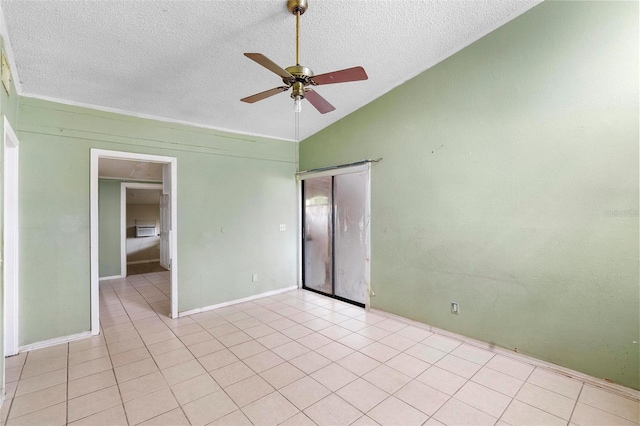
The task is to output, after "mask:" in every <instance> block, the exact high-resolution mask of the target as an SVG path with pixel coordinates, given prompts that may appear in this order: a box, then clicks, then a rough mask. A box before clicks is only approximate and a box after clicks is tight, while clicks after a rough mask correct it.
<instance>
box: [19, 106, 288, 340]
mask: <svg viewBox="0 0 640 426" xmlns="http://www.w3.org/2000/svg"><path fill="white" fill-rule="evenodd" d="M15 128H16V130H17V133H18V136H19V138H20V142H21V146H20V185H21V186H20V210H21V215H20V220H21V235H20V244H21V247H20V250H21V265H20V266H21V269H20V280H21V291H20V344H21V345H25V344H29V343H33V342H39V341H42V340H47V339H51V338H55V337H60V336H67V335H71V334H75V333H80V332H83V331H87V330H89V329H90V259H89V253H90V252H89V248H90V232H89V231H90V223H89V222H90V221H89V211H90V203H89V202H90V193H89V192H90V188H89V171H90V152H91V148H99V149H107V150H115V151H127V152H136V153H144V154H154V155H162V156H170V157H176V158H177V170H178V175H177V179H178V206H177V208H178V218H177V220H178V229H177V232H178V262H179V266H178V282H179V284H178V309H179V311H187V310H191V309H196V308H201V307H205V306H210V305H214V304H218V303H222V302H227V301H231V300H236V299H240V298H244V297H248V296H252V295H255V294H259V293H264V292H267V291H272V290H277V289H281V288H285V287H288V286H293V285H295V284H296V253H297V244H296V243H297V241H296V235H297V233H296V223H297V207H296V206H297V204H296V203H297V190H296V181H295V172H296V165H297V160H296V158H297V157H296V156H297V144H296V143H294V142H288V141H281V140H273V139H267V138H261V137H253V136H247V135H239V134H232V133H225V132H222V131H215V130H208V129H203V128H195V127H190V126H185V125H179V124H173V123H166V122H159V121H154V120H146V119H139V118H134V117H130V116H124V115H119V114H113V113H107V112H101V111H97V110H93V109H88V108H80V107H73V106H68V105H62V104H58V103H53V102H47V101H42V100H36V99H32V98H20V102H19V107H18V121H17V126H15ZM281 223H283V224H286V228H287V231H286V232H280V231H279V224H281ZM253 273H257V274H258V276H259V281H258V282H255V283H252V282H251V275H252V274H253Z"/></svg>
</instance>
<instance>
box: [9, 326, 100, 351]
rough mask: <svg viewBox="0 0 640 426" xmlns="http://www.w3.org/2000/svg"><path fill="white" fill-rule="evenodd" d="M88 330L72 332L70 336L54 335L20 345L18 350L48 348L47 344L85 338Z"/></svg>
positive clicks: (89, 335) (88, 332)
mask: <svg viewBox="0 0 640 426" xmlns="http://www.w3.org/2000/svg"><path fill="white" fill-rule="evenodd" d="M91 336H92V334H91V332H90V331H83V332H82V333H78V334H72V335H70V336H63V337H56V338H55V339H49V340H43V341H42V342H36V343H30V344H28V345H24V346H20V348H18V352H27V351H32V350H34V349H42V348H48V347H49V346H55V345H59V344H61V343H68V342H73V341H75V340H80V339H86V338H87V337H91Z"/></svg>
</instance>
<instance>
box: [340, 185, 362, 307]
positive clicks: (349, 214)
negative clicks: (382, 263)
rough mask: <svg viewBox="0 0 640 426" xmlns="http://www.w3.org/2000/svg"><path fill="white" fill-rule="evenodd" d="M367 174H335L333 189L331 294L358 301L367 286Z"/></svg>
mask: <svg viewBox="0 0 640 426" xmlns="http://www.w3.org/2000/svg"><path fill="white" fill-rule="evenodd" d="M367 178H368V174H367V173H366V172H360V173H350V174H344V175H337V176H335V177H334V191H333V196H334V199H333V202H334V206H335V210H334V211H335V232H334V259H335V260H334V262H335V277H334V279H335V283H334V286H335V289H334V290H335V295H336V296H338V297H340V298H343V299H347V300H350V301H352V302H357V303H361V304H364V303H365V292H366V288H367V284H366V278H365V266H366V260H367V259H366V257H367V250H366V243H367V232H368V228H369V227H368V225H369V224H368V223H366V221H368V218H367V217H366V215H365V203H366V196H367V184H368V183H367Z"/></svg>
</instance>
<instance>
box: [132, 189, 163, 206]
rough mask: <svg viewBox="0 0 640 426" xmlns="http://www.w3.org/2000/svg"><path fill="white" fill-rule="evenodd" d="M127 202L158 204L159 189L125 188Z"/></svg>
mask: <svg viewBox="0 0 640 426" xmlns="http://www.w3.org/2000/svg"><path fill="white" fill-rule="evenodd" d="M127 204H160V190H156V189H127Z"/></svg>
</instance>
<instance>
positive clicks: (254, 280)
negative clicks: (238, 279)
mask: <svg viewBox="0 0 640 426" xmlns="http://www.w3.org/2000/svg"><path fill="white" fill-rule="evenodd" d="M251 281H252V282H254V283H255V282H256V281H258V274H251Z"/></svg>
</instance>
